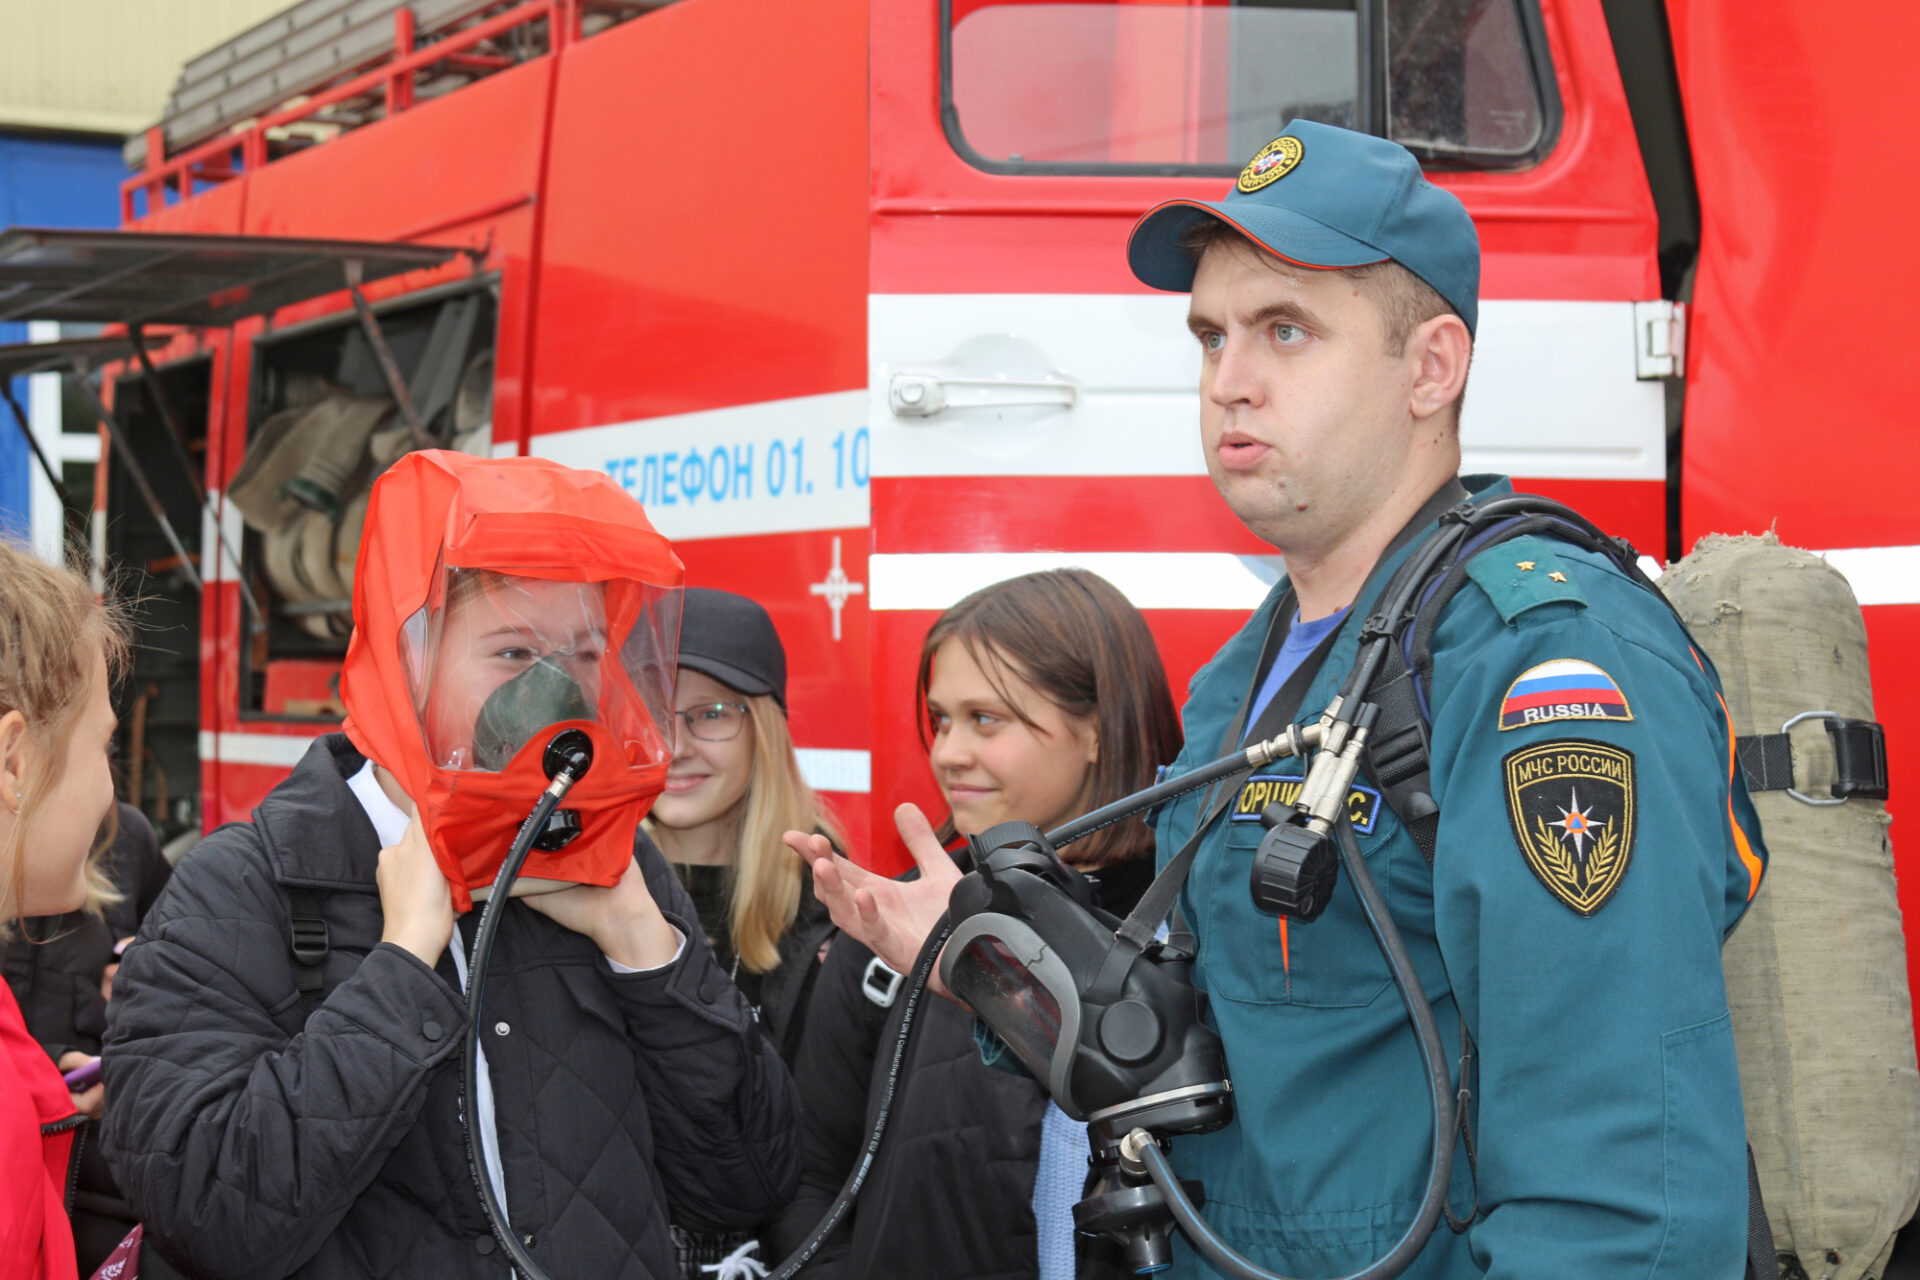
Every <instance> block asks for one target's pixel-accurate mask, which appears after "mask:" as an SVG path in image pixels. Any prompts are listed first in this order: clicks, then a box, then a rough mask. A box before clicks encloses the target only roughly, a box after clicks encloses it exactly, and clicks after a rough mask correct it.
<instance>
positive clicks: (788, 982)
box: [759, 867, 838, 1067]
mask: <svg viewBox="0 0 1920 1280" xmlns="http://www.w3.org/2000/svg"><path fill="white" fill-rule="evenodd" d="M837 939H838V934H837V932H836V930H835V929H834V927H833V917H832V916H831V915H829V914H828V913H827V908H826V906H825V904H824V903H822V902H821V901H820V899H818V898H816V897H814V896H813V868H811V867H808V868H806V869H805V870H804V871H803V872H802V873H801V877H800V909H799V911H798V912H796V913H795V915H794V917H793V924H792V925H790V926H788V928H787V932H786V935H785V936H784V937H782V938H781V939H780V963H779V965H778V966H777V967H775V968H774V970H773V971H772V972H771V973H768V974H766V975H765V976H763V977H762V978H761V979H760V1001H759V1008H760V1022H761V1025H762V1026H764V1027H765V1028H766V1029H767V1036H768V1038H769V1039H771V1040H772V1041H773V1042H774V1044H776V1045H777V1046H779V1049H780V1056H781V1057H782V1058H783V1059H785V1060H786V1063H787V1066H789V1067H792V1066H793V1065H794V1062H795V1061H796V1060H797V1059H798V1057H799V1055H800V1037H801V1033H802V1032H804V1031H805V1030H806V1021H807V1009H808V1007H809V1005H810V1004H811V1002H812V1000H813V992H814V988H815V987H816V986H817V985H818V984H819V980H820V970H821V966H822V965H823V964H824V963H825V955H826V953H827V952H828V950H829V949H830V947H831V945H832V944H833V943H834V942H835V941H837Z"/></svg>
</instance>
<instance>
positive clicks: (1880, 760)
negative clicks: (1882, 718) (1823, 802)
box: [1826, 716, 1887, 800]
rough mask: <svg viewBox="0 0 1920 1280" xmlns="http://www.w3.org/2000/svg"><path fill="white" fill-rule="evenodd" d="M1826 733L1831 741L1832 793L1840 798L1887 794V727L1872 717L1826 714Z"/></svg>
mask: <svg viewBox="0 0 1920 1280" xmlns="http://www.w3.org/2000/svg"><path fill="white" fill-rule="evenodd" d="M1826 726H1827V737H1828V739H1829V740H1831V741H1832V743H1833V772H1834V781H1833V794H1834V795H1836V796H1839V797H1840V798H1841V799H1843V800H1845V799H1849V798H1851V797H1853V796H1859V797H1860V798H1861V799H1862V800H1885V799H1886V798H1887V731H1886V730H1885V729H1884V728H1882V727H1881V726H1880V725H1878V724H1876V723H1875V722H1874V721H1872V720H1850V719H1848V718H1846V717H1845V716H1829V717H1827V720H1826Z"/></svg>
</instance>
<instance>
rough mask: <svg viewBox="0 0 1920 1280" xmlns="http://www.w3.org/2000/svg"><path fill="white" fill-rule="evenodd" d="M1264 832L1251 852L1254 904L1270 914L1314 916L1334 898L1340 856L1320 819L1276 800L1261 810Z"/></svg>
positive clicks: (1294, 917)
mask: <svg viewBox="0 0 1920 1280" xmlns="http://www.w3.org/2000/svg"><path fill="white" fill-rule="evenodd" d="M1260 821H1261V823H1262V824H1263V825H1265V826H1266V828H1267V834H1266V835H1265V836H1264V837H1262V839H1261V841H1260V848H1259V849H1258V850H1257V851H1256V852H1255V853H1254V855H1253V874H1252V880H1251V885H1250V889H1251V891H1252V894H1253V905H1254V907H1255V908H1256V909H1258V910H1260V911H1264V912H1266V913H1267V914H1268V915H1270V916H1285V917H1286V918H1287V919H1289V920H1299V921H1301V922H1303V923H1304V922H1306V921H1310V920H1317V919H1319V918H1320V913H1321V912H1323V911H1325V910H1326V909H1327V903H1329V902H1331V901H1332V900H1333V886H1334V884H1335V882H1336V881H1337V880H1338V879H1339V875H1340V854H1339V851H1338V850H1337V849H1335V848H1334V844H1333V837H1332V836H1331V835H1329V834H1328V833H1327V832H1326V831H1323V830H1321V829H1320V827H1321V825H1322V824H1320V823H1316V822H1314V821H1312V820H1311V819H1310V818H1309V817H1308V816H1307V815H1306V814H1304V813H1302V812H1300V810H1298V809H1296V808H1294V807H1293V806H1292V805H1289V804H1284V803H1281V802H1279V801H1275V802H1274V803H1273V804H1270V805H1268V806H1267V807H1266V808H1264V809H1262V810H1261V811H1260Z"/></svg>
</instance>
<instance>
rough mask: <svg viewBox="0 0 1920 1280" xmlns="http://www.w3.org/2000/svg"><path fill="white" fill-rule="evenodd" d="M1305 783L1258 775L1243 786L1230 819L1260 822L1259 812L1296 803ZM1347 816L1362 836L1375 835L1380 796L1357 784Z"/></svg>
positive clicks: (1349, 797) (1349, 799) (1349, 798)
mask: <svg viewBox="0 0 1920 1280" xmlns="http://www.w3.org/2000/svg"><path fill="white" fill-rule="evenodd" d="M1304 781H1305V780H1304V779H1302V778H1299V777H1295V776H1292V775H1289V774H1280V773H1256V774H1254V775H1253V776H1252V777H1251V778H1248V779H1247V780H1246V781H1245V782H1243V783H1241V784H1240V790H1239V792H1238V793H1237V794H1236V795H1235V796H1234V797H1233V808H1232V810H1231V811H1230V813H1229V815H1228V816H1229V817H1231V818H1232V819H1233V821H1235V822H1258V821H1260V811H1261V810H1262V809H1264V808H1266V807H1267V806H1268V805H1270V804H1274V803H1279V804H1294V803H1295V802H1297V801H1298V800H1299V799H1300V787H1301V784H1302V783H1303V782H1304ZM1347 813H1348V814H1349V815H1350V816H1351V817H1352V818H1353V829H1354V831H1356V832H1357V833H1359V834H1360V835H1363V836H1370V835H1372V834H1373V828H1374V825H1375V824H1376V823H1377V822H1378V821H1379V820H1380V793H1379V792H1378V791H1375V790H1374V789H1373V788H1372V787H1363V786H1361V785H1360V784H1359V783H1355V784H1354V786H1353V789H1352V790H1351V791H1349V792H1347Z"/></svg>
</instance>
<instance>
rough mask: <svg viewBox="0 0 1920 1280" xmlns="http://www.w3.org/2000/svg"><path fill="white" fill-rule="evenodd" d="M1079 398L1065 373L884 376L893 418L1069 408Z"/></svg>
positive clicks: (903, 373)
mask: <svg viewBox="0 0 1920 1280" xmlns="http://www.w3.org/2000/svg"><path fill="white" fill-rule="evenodd" d="M1079 398H1080V389H1079V387H1077V386H1075V385H1074V383H1073V381H1072V380H1071V379H1068V378H1065V377H1053V378H1038V379H1019V378H957V377H950V376H948V375H946V374H941V373H923V372H912V371H902V372H900V373H896V374H894V375H893V376H892V377H891V378H889V379H888V380H887V407H888V408H889V409H891V410H892V411H893V416H894V417H896V418H931V417H932V416H933V415H934V414H936V413H941V412H943V411H945V410H948V409H1008V408H1016V407H1019V408H1028V407H1043V406H1058V407H1059V408H1062V409H1071V408H1072V407H1073V405H1074V402H1075V401H1076V400H1078V399H1079Z"/></svg>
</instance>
